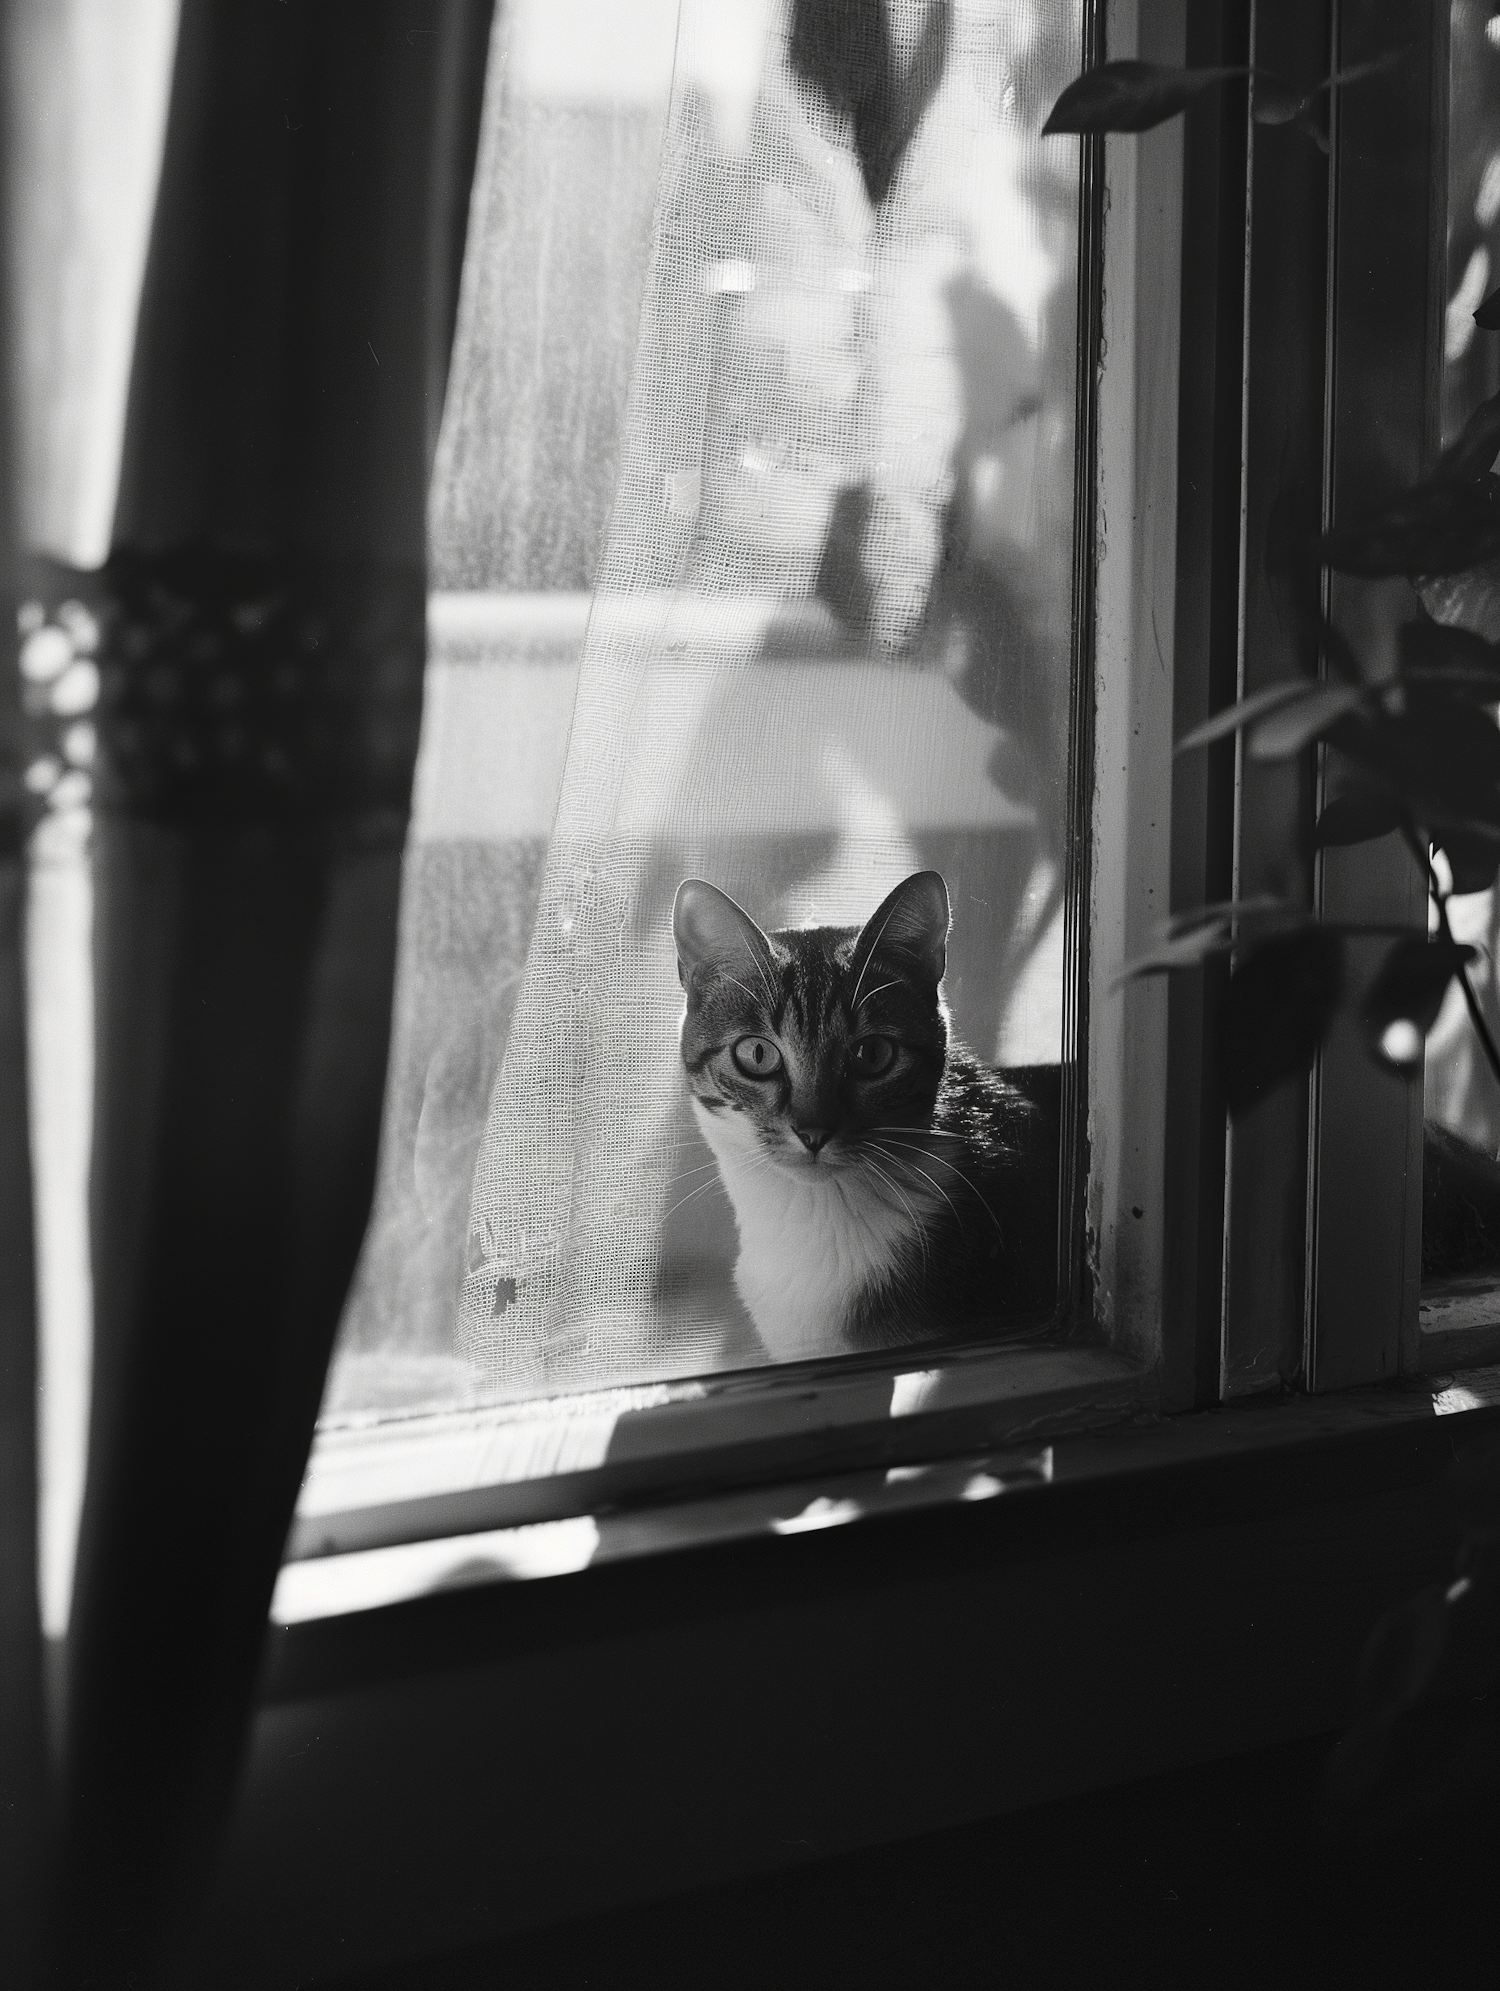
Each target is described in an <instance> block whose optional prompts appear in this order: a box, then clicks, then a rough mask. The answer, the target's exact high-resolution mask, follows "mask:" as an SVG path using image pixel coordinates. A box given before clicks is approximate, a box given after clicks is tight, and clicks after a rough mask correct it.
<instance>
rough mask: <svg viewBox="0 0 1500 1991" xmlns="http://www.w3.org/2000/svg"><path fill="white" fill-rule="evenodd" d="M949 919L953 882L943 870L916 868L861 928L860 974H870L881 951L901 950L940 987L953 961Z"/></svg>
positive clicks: (856, 961) (855, 963) (856, 962)
mask: <svg viewBox="0 0 1500 1991" xmlns="http://www.w3.org/2000/svg"><path fill="white" fill-rule="evenodd" d="M949 918H950V915H949V911H948V887H947V886H946V885H945V884H944V883H943V880H942V876H941V874H940V873H939V872H936V871H915V872H913V873H912V875H911V877H910V878H904V879H903V880H902V881H901V883H900V884H899V885H898V886H897V887H896V889H895V891H894V892H892V893H891V894H890V896H889V897H888V898H885V899H882V900H881V902H880V904H879V905H878V906H877V907H876V908H875V911H874V912H873V913H872V914H871V915H870V917H869V919H867V920H866V921H865V923H864V926H863V927H862V928H861V930H860V935H859V938H858V940H856V941H855V943H854V954H853V957H852V959H851V962H850V966H851V968H852V970H853V972H854V974H855V976H856V977H858V976H859V975H862V974H863V973H864V969H865V964H866V963H867V962H868V961H869V960H870V958H871V956H872V955H873V954H875V953H876V952H877V951H878V952H880V953H882V954H896V955H899V956H900V957H901V958H902V959H903V960H904V961H907V962H909V963H910V964H911V966H912V967H914V968H916V969H917V970H918V971H919V972H920V974H921V975H922V977H923V979H924V980H926V981H929V982H931V984H932V986H933V987H934V988H936V987H937V985H938V983H939V982H940V981H941V980H942V979H943V970H944V968H945V967H946V966H947V964H948V924H949ZM857 986H858V982H857V981H856V987H857Z"/></svg>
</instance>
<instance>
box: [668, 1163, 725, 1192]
mask: <svg viewBox="0 0 1500 1991" xmlns="http://www.w3.org/2000/svg"><path fill="white" fill-rule="evenodd" d="M718 1166H719V1164H718V1163H717V1162H716V1161H701V1162H699V1164H698V1166H697V1167H696V1168H684V1169H681V1170H680V1171H679V1172H678V1173H677V1174H676V1175H670V1176H668V1178H667V1187H668V1188H669V1189H675V1188H676V1187H677V1185H678V1183H679V1182H690V1181H691V1180H692V1178H693V1177H694V1176H695V1175H702V1174H704V1173H705V1172H706V1171H707V1170H708V1169H711V1168H714V1169H716V1168H717V1167H718Z"/></svg>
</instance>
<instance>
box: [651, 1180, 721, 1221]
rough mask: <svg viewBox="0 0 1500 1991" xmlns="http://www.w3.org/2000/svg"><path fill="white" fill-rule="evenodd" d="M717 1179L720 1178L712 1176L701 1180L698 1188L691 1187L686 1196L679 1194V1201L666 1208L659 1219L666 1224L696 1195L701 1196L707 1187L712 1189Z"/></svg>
mask: <svg viewBox="0 0 1500 1991" xmlns="http://www.w3.org/2000/svg"><path fill="white" fill-rule="evenodd" d="M717 1179H718V1178H717V1177H716V1176H715V1177H711V1178H710V1179H709V1180H708V1181H707V1182H700V1183H699V1184H698V1187H697V1188H696V1189H690V1190H689V1191H688V1193H687V1194H686V1196H679V1197H678V1199H677V1201H676V1202H675V1203H674V1204H673V1205H672V1207H671V1209H670V1210H664V1211H663V1212H662V1214H661V1217H660V1219H659V1221H660V1222H661V1223H663V1224H664V1223H665V1222H666V1221H667V1219H668V1217H675V1216H676V1214H677V1212H678V1211H679V1210H680V1209H681V1208H682V1207H683V1205H684V1204H685V1203H691V1202H692V1200H693V1198H694V1197H695V1196H701V1195H702V1194H703V1192H704V1190H705V1189H712V1188H713V1186H714V1183H715V1182H716V1181H717Z"/></svg>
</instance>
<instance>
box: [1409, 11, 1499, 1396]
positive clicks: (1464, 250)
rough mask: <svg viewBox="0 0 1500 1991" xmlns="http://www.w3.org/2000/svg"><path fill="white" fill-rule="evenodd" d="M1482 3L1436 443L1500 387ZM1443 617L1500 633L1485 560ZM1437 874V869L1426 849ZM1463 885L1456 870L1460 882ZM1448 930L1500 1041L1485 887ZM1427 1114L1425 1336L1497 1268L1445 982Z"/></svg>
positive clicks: (1462, 105)
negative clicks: (1486, 311)
mask: <svg viewBox="0 0 1500 1991" xmlns="http://www.w3.org/2000/svg"><path fill="white" fill-rule="evenodd" d="M1490 16H1491V8H1490V6H1489V5H1488V4H1487V0H1453V5H1452V10H1451V32H1452V46H1451V52H1450V71H1449V111H1448V116H1449V127H1448V235H1447V293H1446V296H1447V310H1446V315H1445V320H1444V326H1443V375H1442V423H1443V441H1444V443H1445V444H1446V443H1448V442H1449V441H1451V440H1452V439H1453V437H1454V436H1456V435H1457V434H1458V432H1459V430H1460V429H1461V428H1462V427H1463V424H1464V423H1465V422H1466V421H1467V420H1468V418H1469V416H1470V415H1472V414H1473V412H1474V410H1475V409H1476V408H1477V407H1478V406H1479V404H1480V402H1481V401H1484V400H1485V399H1487V398H1488V397H1489V396H1490V395H1492V394H1494V393H1495V392H1496V391H1497V389H1500V338H1497V336H1496V334H1495V333H1493V332H1489V331H1485V330H1482V329H1481V328H1480V327H1479V326H1478V325H1476V323H1475V321H1474V315H1473V314H1474V312H1475V310H1476V309H1477V308H1478V306H1479V305H1480V304H1481V303H1482V302H1483V301H1484V299H1485V298H1487V297H1488V296H1489V295H1490V293H1491V292H1492V291H1493V290H1495V289H1496V287H1497V286H1500V20H1492V19H1491V18H1490ZM1424 599H1425V600H1426V602H1427V606H1428V607H1429V609H1431V610H1432V611H1433V612H1434V613H1436V614H1438V615H1439V616H1440V617H1441V619H1442V620H1444V621H1451V622H1457V623H1461V624H1463V625H1465V626H1467V627H1469V628H1473V629H1476V630H1477V631H1478V632H1479V633H1480V634H1481V635H1483V636H1485V637H1486V638H1488V639H1489V640H1490V641H1492V642H1493V641H1495V640H1497V639H1500V587H1497V584H1496V579H1495V576H1494V573H1493V571H1492V570H1480V571H1479V572H1478V573H1476V574H1468V575H1460V576H1458V577H1456V578H1455V579H1454V580H1452V581H1450V582H1446V583H1437V584H1432V583H1429V584H1428V585H1427V587H1426V588H1425V589H1424ZM1436 861H1437V864H1438V868H1439V874H1440V876H1441V877H1442V879H1443V882H1444V883H1445V884H1446V883H1447V882H1448V880H1449V875H1450V874H1449V872H1448V867H1447V860H1446V858H1445V857H1444V856H1443V855H1442V853H1441V852H1440V853H1438V856H1437V860H1436ZM1460 882H1462V881H1460ZM1448 910H1449V920H1450V923H1451V925H1452V928H1453V932H1454V936H1455V938H1456V939H1458V940H1460V941H1466V942H1469V943H1471V944H1472V945H1473V946H1474V947H1475V948H1476V949H1477V954H1476V957H1475V959H1474V961H1473V963H1472V964H1471V966H1470V969H1469V977H1470V982H1471V985H1472V986H1473V988H1474V990H1475V993H1476V995H1477V997H1478V1001H1479V1004H1480V1007H1481V1010H1482V1012H1483V1015H1484V1017H1485V1018H1486V1020H1487V1022H1488V1024H1489V1028H1490V1031H1491V1033H1492V1035H1494V1036H1496V1038H1497V1041H1500V1001H1497V997H1496V986H1495V965H1494V964H1495V959H1496V943H1497V938H1500V935H1497V925H1496V922H1497V908H1496V895H1495V892H1494V889H1493V887H1491V888H1488V889H1484V890H1480V891H1469V892H1461V891H1460V892H1455V894H1454V896H1453V898H1452V899H1451V901H1450V903H1449V909H1448ZM1425 1108H1426V1115H1427V1121H1428V1132H1427V1150H1426V1179H1425V1184H1424V1208H1423V1217H1424V1221H1423V1250H1422V1262H1423V1274H1424V1285H1423V1304H1422V1325H1423V1329H1424V1339H1426V1340H1428V1342H1429V1350H1428V1352H1429V1355H1432V1356H1435V1357H1438V1358H1439V1359H1440V1358H1441V1352H1442V1351H1440V1350H1439V1349H1438V1348H1437V1346H1436V1344H1435V1343H1433V1342H1432V1340H1431V1337H1432V1336H1434V1335H1439V1336H1442V1335H1446V1334H1448V1333H1450V1332H1453V1331H1455V1330H1460V1329H1464V1328H1468V1327H1473V1326H1483V1325H1485V1324H1487V1323H1489V1322H1492V1321H1495V1320H1497V1319H1500V1299H1492V1298H1491V1297H1490V1293H1491V1289H1492V1287H1493V1286H1494V1284H1495V1275H1496V1272H1497V1271H1500V1171H1497V1169H1496V1167H1495V1158H1496V1156H1500V1083H1497V1081H1496V1079H1495V1077H1494V1074H1493V1073H1492V1071H1491V1069H1490V1067H1489V1063H1488V1061H1487V1058H1486V1055H1485V1051H1484V1048H1483V1045H1482V1043H1481V1041H1480V1038H1479V1035H1478V1033H1477V1032H1476V1030H1475V1028H1474V1025H1473V1023H1472V1021H1471V1020H1470V1016H1469V1013H1468V1009H1467V1006H1466V1003H1465V999H1464V996H1463V993H1462V990H1461V989H1460V987H1459V986H1458V984H1457V983H1456V982H1455V983H1454V984H1452V985H1451V986H1450V987H1449V990H1448V994H1447V997H1446V999H1445V1001H1444V1004H1443V1008H1442V1011H1441V1014H1440V1015H1439V1017H1438V1021H1437V1024H1436V1026H1435V1028H1434V1029H1433V1030H1432V1032H1431V1034H1430V1035H1429V1037H1428V1040H1427V1063H1426V1099H1425Z"/></svg>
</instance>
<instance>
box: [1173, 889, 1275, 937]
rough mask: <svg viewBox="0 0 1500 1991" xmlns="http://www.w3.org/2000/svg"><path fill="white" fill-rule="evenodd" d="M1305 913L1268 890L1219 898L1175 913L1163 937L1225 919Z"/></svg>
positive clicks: (1272, 917) (1273, 917)
mask: <svg viewBox="0 0 1500 1991" xmlns="http://www.w3.org/2000/svg"><path fill="white" fill-rule="evenodd" d="M1303 917H1305V915H1304V914H1303V913H1302V911H1301V909H1300V908H1299V907H1297V906H1293V905H1290V904H1288V902H1287V901H1286V900H1285V899H1278V898H1275V897H1273V896H1272V894H1271V893H1269V892H1259V893H1257V894H1256V895H1255V896H1254V897H1253V898H1249V899H1218V900H1216V901H1215V902H1214V903H1213V904H1212V905H1207V906H1194V907H1193V908H1192V910H1191V911H1190V912H1184V913H1173V915H1172V917H1171V918H1170V919H1169V920H1167V921H1165V922H1164V924H1163V926H1162V928H1161V937H1162V938H1163V939H1164V940H1175V939H1176V937H1177V935H1178V934H1180V933H1190V932H1191V931H1192V930H1193V928H1194V927H1196V926H1207V925H1212V924H1220V925H1222V924H1223V922H1224V921H1226V920H1248V919H1301V918H1303Z"/></svg>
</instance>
